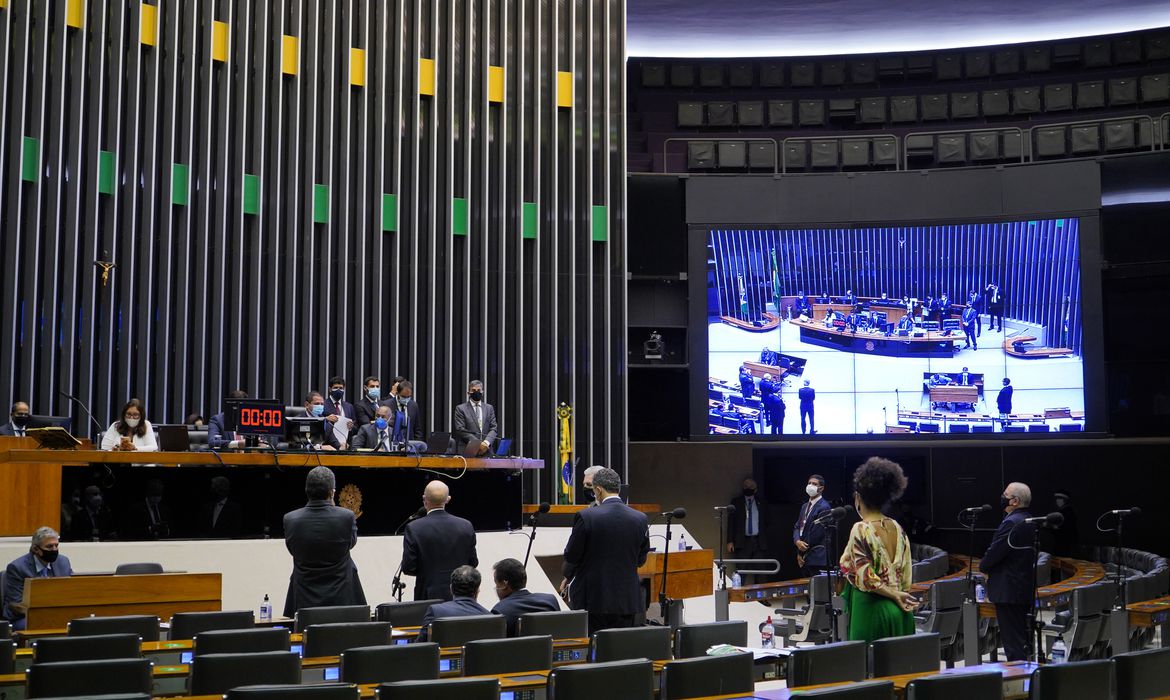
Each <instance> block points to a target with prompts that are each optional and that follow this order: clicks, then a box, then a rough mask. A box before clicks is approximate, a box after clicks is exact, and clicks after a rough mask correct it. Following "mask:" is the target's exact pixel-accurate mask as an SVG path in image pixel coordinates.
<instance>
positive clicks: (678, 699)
mask: <svg viewBox="0 0 1170 700" xmlns="http://www.w3.org/2000/svg"><path fill="white" fill-rule="evenodd" d="M679 629H682V628H681V627H680V628H679ZM753 664H754V662H753V659H752V655H751V654H749V653H743V654H721V655H718V656H703V657H696V658H691V659H679V660H678V661H671V662H668V663H667V664H666V665H665V666H663V668H662V679H661V682H660V683H661V684H660V688H661V690H660V692H659V697H660V698H661V700H683V699H684V698H699V697H703V696H706V695H730V694H732V693H750V692H752V690H753V689H754V688H755V686H756V683H755V679H754V678H753V675H752V674H753Z"/></svg>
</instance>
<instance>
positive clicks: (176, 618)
mask: <svg viewBox="0 0 1170 700" xmlns="http://www.w3.org/2000/svg"><path fill="white" fill-rule="evenodd" d="M255 624H256V622H255V618H254V617H253V616H252V611H251V610H217V611H214V612H181V613H175V614H174V615H171V633H170V635H168V636H169V637H170V638H171V639H195V635H197V634H202V633H204V632H211V631H213V630H250V629H252V628H253V625H255Z"/></svg>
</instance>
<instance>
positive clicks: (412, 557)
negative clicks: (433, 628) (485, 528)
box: [402, 481, 486, 612]
mask: <svg viewBox="0 0 1170 700" xmlns="http://www.w3.org/2000/svg"><path fill="white" fill-rule="evenodd" d="M450 502H451V493H450V491H449V490H448V488H447V485H446V484H444V483H443V482H441V481H432V482H431V483H429V484H427V486H426V489H425V490H424V491H423V507H424V508H426V511H427V514H426V515H424V516H423V517H421V518H418V519H416V520H413V521H411V522H410V523H408V524H407V526H406V534H405V536H404V537H403V540H402V573H404V574H406V575H408V576H414V599H415V600H426V599H428V598H442V599H443V600H451V572H452V571H454V570H455V569H457V568H459V567H460V566H463V565H468V566H471V567H475V566H479V557H477V556H476V554H475V528H473V527H472V526H471V523H470V522H469V521H467V520H464V519H463V518H460V517H458V516H455V515H451V514H450V513H448V512H447V504H448V503H450ZM477 575H478V574H477ZM477 587H478V582H477ZM485 612H486V611H485Z"/></svg>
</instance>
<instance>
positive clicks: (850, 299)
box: [841, 289, 857, 306]
mask: <svg viewBox="0 0 1170 700" xmlns="http://www.w3.org/2000/svg"><path fill="white" fill-rule="evenodd" d="M841 303H842V304H849V305H850V306H853V305H854V304H856V303H857V295H856V294H854V293H853V290H852V289H846V290H845V296H843V297H841Z"/></svg>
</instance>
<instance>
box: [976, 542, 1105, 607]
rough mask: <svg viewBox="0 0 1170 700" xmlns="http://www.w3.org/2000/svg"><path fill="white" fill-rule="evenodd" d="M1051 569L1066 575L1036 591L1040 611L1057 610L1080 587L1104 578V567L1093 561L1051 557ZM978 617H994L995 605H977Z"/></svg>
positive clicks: (1070, 599) (1070, 598) (985, 603)
mask: <svg viewBox="0 0 1170 700" xmlns="http://www.w3.org/2000/svg"><path fill="white" fill-rule="evenodd" d="M1051 562H1052V568H1053V569H1054V570H1056V569H1059V570H1060V571H1062V572H1064V573H1065V574H1066V576H1065V578H1064V579H1062V580H1061V581H1060V582H1059V583H1054V584H1051V585H1049V586H1041V587H1040V588H1039V589H1037V591H1036V595H1037V597H1038V598H1039V605H1040V607H1041V608H1042V609H1049V608H1057V607H1061V606H1064V605H1068V604H1069V603H1071V602H1072V592H1073V590H1074V589H1076V588H1080V587H1081V586H1089V585H1092V584H1094V583H1097V582H1099V581H1101V580H1102V579H1104V578H1105V567H1104V566H1102V565H1100V564H1098V563H1097V562H1093V561H1085V560H1083V559H1066V558H1063V557H1060V558H1058V557H1053V558H1052V560H1051ZM979 617H987V618H991V617H995V605H994V604H993V603H990V602H986V601H985V602H982V603H980V604H979Z"/></svg>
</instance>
